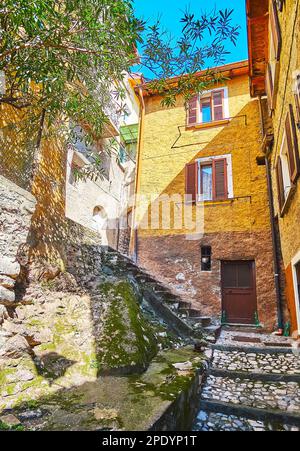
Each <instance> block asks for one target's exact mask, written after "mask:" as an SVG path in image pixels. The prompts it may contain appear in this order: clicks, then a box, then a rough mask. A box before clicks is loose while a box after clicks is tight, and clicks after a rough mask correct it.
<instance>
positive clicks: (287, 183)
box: [280, 131, 292, 202]
mask: <svg viewBox="0 0 300 451" xmlns="http://www.w3.org/2000/svg"><path fill="white" fill-rule="evenodd" d="M286 139H287V138H286V133H285V131H284V132H283V136H282V142H281V148H280V159H281V168H282V180H283V190H284V199H285V202H286V201H287V199H288V197H289V195H290V191H291V189H292V182H291V176H290V168H289V158H288V154H287V152H288V149H287V142H286ZM285 145H286V150H287V152H284V148H285Z"/></svg>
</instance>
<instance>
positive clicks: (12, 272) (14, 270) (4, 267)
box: [0, 256, 20, 278]
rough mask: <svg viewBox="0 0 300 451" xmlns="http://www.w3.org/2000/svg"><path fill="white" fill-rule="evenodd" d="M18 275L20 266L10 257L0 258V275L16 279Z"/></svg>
mask: <svg viewBox="0 0 300 451" xmlns="http://www.w3.org/2000/svg"><path fill="white" fill-rule="evenodd" d="M19 273H20V265H19V263H18V262H17V261H15V260H14V259H13V258H11V257H6V256H2V257H0V274H4V275H6V276H10V277H13V278H16V277H17V276H18V275H19Z"/></svg>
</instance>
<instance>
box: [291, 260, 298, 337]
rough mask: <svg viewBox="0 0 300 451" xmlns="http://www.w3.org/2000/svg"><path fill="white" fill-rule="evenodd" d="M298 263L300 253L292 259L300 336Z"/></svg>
mask: <svg viewBox="0 0 300 451" xmlns="http://www.w3.org/2000/svg"><path fill="white" fill-rule="evenodd" d="M298 263H300V251H299V252H298V253H297V254H296V255H295V257H294V258H293V259H292V273H293V284H294V298H295V306H296V316H297V326H298V334H300V293H299V290H298V283H297V271H296V266H297V264H298ZM293 332H294V331H293Z"/></svg>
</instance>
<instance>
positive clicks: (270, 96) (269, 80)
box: [266, 64, 274, 111]
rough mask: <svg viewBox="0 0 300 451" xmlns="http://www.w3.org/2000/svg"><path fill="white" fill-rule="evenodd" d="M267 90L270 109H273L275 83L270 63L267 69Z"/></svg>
mask: <svg viewBox="0 0 300 451" xmlns="http://www.w3.org/2000/svg"><path fill="white" fill-rule="evenodd" d="M266 92H267V97H268V105H269V109H270V111H272V110H273V109H274V106H273V94H274V85H273V79H272V72H271V66H270V64H268V66H267V71H266Z"/></svg>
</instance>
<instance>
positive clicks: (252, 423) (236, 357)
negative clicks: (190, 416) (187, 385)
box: [194, 331, 300, 431]
mask: <svg viewBox="0 0 300 451" xmlns="http://www.w3.org/2000/svg"><path fill="white" fill-rule="evenodd" d="M237 336H238V338H239V340H238V342H236V337H237ZM242 336H245V341H244V342H243V340H240V338H242ZM246 336H247V337H248V338H249V337H250V339H254V338H255V342H253V340H252V341H251V340H250V341H248V342H247V339H246V338H247V337H246ZM226 343H227V344H229V345H230V350H226ZM263 343H271V344H272V348H274V347H275V348H277V349H276V350H275V351H274V350H271V349H268V346H267V345H264V344H263ZM287 343H288V339H282V338H278V337H274V336H269V335H268V336H267V335H263V334H257V333H256V334H255V333H250V334H248V333H241V332H239V333H236V332H233V333H232V334H231V333H230V331H222V334H221V336H220V339H219V340H218V342H217V344H216V346H215V347H213V348H214V349H213V358H212V362H211V368H210V372H209V375H208V377H207V380H206V383H205V386H204V388H203V391H202V395H201V399H202V405H200V409H201V410H200V411H199V413H198V417H197V420H196V422H195V425H194V430H195V431H299V430H300V379H299V375H300V357H299V356H298V355H295V354H293V353H292V352H289V351H288V350H287V349H286V344H287ZM220 345H221V350H220ZM276 351H277V352H276ZM225 412H226V413H225ZM247 415H249V417H248V416H247ZM268 415H269V417H268Z"/></svg>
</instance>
